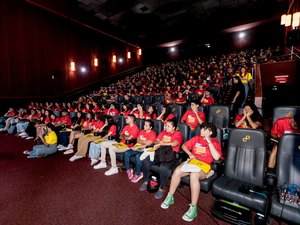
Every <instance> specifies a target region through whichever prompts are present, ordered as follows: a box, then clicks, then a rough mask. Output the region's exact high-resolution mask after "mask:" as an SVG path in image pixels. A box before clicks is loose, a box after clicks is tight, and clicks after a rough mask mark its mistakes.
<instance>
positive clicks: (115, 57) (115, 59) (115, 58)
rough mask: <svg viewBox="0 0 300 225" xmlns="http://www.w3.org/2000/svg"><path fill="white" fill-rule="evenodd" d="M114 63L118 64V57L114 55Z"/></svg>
mask: <svg viewBox="0 0 300 225" xmlns="http://www.w3.org/2000/svg"><path fill="white" fill-rule="evenodd" d="M112 61H113V63H116V62H117V56H116V55H113V59H112Z"/></svg>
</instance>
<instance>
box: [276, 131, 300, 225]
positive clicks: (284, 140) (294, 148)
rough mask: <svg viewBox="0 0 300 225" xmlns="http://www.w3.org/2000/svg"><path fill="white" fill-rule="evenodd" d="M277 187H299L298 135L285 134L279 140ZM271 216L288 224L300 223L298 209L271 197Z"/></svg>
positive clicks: (299, 137) (299, 156)
mask: <svg viewBox="0 0 300 225" xmlns="http://www.w3.org/2000/svg"><path fill="white" fill-rule="evenodd" d="M276 176H277V186H278V187H280V186H282V185H283V184H296V185H298V186H300V135H299V134H285V135H283V136H282V137H281V138H280V141H279V145H278V153H277V173H276ZM271 215H273V216H276V217H279V218H282V219H283V220H285V221H287V222H288V223H289V224H290V223H295V224H299V223H300V207H299V206H298V207H296V208H295V207H292V206H289V205H287V204H284V203H280V201H279V200H278V193H276V194H273V195H272V199H271Z"/></svg>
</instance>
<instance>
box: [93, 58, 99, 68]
mask: <svg viewBox="0 0 300 225" xmlns="http://www.w3.org/2000/svg"><path fill="white" fill-rule="evenodd" d="M94 66H96V67H97V66H98V58H94Z"/></svg>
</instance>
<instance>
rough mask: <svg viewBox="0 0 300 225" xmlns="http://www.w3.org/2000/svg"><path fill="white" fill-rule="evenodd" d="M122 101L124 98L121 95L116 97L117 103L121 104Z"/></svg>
mask: <svg viewBox="0 0 300 225" xmlns="http://www.w3.org/2000/svg"><path fill="white" fill-rule="evenodd" d="M123 100H124V97H123V96H122V95H118V97H117V103H122V102H123Z"/></svg>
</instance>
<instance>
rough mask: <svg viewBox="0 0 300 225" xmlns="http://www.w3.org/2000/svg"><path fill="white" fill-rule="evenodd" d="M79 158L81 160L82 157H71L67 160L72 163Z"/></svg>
mask: <svg viewBox="0 0 300 225" xmlns="http://www.w3.org/2000/svg"><path fill="white" fill-rule="evenodd" d="M81 158H83V156H79V155H76V154H75V155H73V156H72V157H71V158H70V159H69V160H70V161H71V162H73V161H75V160H77V159H81Z"/></svg>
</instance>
